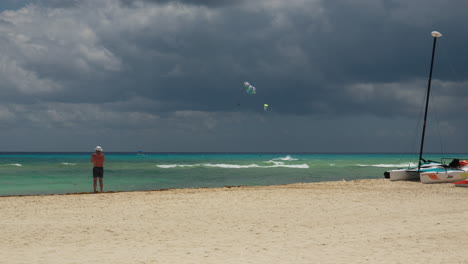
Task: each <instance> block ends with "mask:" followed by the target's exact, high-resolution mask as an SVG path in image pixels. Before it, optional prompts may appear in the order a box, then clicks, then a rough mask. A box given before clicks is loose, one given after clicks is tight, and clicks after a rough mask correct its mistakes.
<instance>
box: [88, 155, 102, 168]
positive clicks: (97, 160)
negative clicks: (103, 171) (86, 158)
mask: <svg viewBox="0 0 468 264" xmlns="http://www.w3.org/2000/svg"><path fill="white" fill-rule="evenodd" d="M91 162H92V163H93V164H94V167H104V154H102V153H99V154H98V153H93V155H92V156H91Z"/></svg>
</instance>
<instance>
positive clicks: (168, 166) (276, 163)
mask: <svg viewBox="0 0 468 264" xmlns="http://www.w3.org/2000/svg"><path fill="white" fill-rule="evenodd" d="M269 162H271V163H273V165H268V166H261V165H258V164H248V165H238V164H224V163H221V164H212V163H203V164H191V165H182V164H165V165H164V164H161V165H156V166H157V167H158V168H162V169H172V168H184V167H207V168H225V169H250V168H295V169H308V168H309V165H307V164H294V165H286V164H284V162H279V161H269Z"/></svg>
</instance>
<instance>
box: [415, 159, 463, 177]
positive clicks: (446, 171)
mask: <svg viewBox="0 0 468 264" xmlns="http://www.w3.org/2000/svg"><path fill="white" fill-rule="evenodd" d="M419 177H420V180H421V182H422V183H454V182H459V181H464V180H466V179H468V162H467V161H466V160H462V161H459V160H458V159H454V160H453V161H452V162H451V163H450V165H449V166H446V167H444V168H439V169H432V170H428V171H421V173H420V174H419Z"/></svg>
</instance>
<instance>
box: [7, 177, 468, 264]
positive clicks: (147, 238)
mask: <svg viewBox="0 0 468 264" xmlns="http://www.w3.org/2000/svg"><path fill="white" fill-rule="evenodd" d="M467 198H468V188H460V187H454V186H453V184H433V185H424V184H421V183H418V182H390V181H388V180H384V179H379V180H358V181H349V182H345V181H338V182H323V183H307V184H291V185H280V186H266V187H232V188H227V187H226V188H209V189H174V190H166V191H150V192H148V191H145V192H120V193H99V194H76V195H49V196H18V197H0V231H1V237H2V239H1V240H0V263H236V264H239V263H468V256H467V253H466V248H467V246H468V231H466V230H467V228H466V224H465V222H466V221H467V220H468V201H467Z"/></svg>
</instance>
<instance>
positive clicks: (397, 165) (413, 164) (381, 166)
mask: <svg viewBox="0 0 468 264" xmlns="http://www.w3.org/2000/svg"><path fill="white" fill-rule="evenodd" d="M416 165H417V164H415V163H413V162H409V163H401V164H356V166H358V167H378V168H407V167H415V166H416Z"/></svg>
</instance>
